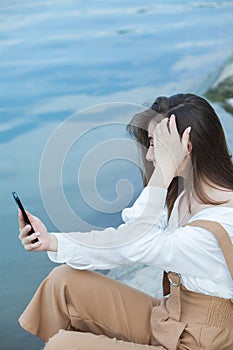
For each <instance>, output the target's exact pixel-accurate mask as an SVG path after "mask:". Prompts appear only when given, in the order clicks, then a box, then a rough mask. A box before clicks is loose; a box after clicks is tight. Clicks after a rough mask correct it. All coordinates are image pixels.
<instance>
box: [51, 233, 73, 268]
mask: <svg viewBox="0 0 233 350" xmlns="http://www.w3.org/2000/svg"><path fill="white" fill-rule="evenodd" d="M51 234H53V235H54V236H56V238H57V243H58V245H57V251H56V252H51V251H48V252H47V254H48V257H49V259H50V260H51V261H53V262H55V263H64V262H66V260H67V252H69V255H70V253H71V252H72V251H73V249H74V244H73V242H72V241H70V240H68V239H66V238H65V237H64V235H63V234H62V233H59V232H51ZM76 250H77V247H76Z"/></svg>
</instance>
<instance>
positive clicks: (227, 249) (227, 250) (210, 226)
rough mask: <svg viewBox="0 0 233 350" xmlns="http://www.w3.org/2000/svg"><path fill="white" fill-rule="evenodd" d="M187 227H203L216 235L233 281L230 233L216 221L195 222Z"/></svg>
mask: <svg viewBox="0 0 233 350" xmlns="http://www.w3.org/2000/svg"><path fill="white" fill-rule="evenodd" d="M185 226H197V227H202V228H205V229H206V230H208V231H210V232H212V233H213V234H214V235H215V237H216V238H217V240H218V243H219V245H220V247H221V249H222V252H223V255H224V257H225V260H226V263H227V267H228V269H229V271H230V273H231V277H232V279H233V244H232V242H231V239H230V237H229V235H228V233H227V232H226V230H225V229H224V228H223V226H222V225H220V224H219V223H218V222H216V221H209V220H195V221H193V222H190V223H188V224H186V225H185Z"/></svg>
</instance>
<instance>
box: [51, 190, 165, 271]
mask: <svg viewBox="0 0 233 350" xmlns="http://www.w3.org/2000/svg"><path fill="white" fill-rule="evenodd" d="M166 195H167V191H166V190H165V189H163V188H159V187H146V188H145V189H144V190H143V191H142V193H141V195H140V196H139V198H138V199H137V200H136V202H135V204H134V205H133V207H132V208H127V209H125V210H123V212H122V218H123V220H124V221H125V223H124V224H122V225H120V226H119V227H118V228H116V229H115V228H112V227H110V228H107V229H105V230H102V231H96V230H93V231H90V232H88V233H81V232H70V233H54V234H55V235H56V237H57V239H58V251H57V252H56V253H54V252H48V256H49V258H50V259H51V260H52V261H54V262H58V263H62V262H66V263H67V264H69V265H70V266H72V267H74V268H79V269H97V268H108V269H109V268H113V267H115V266H118V265H122V264H129V263H133V262H134V261H136V260H138V259H139V260H140V259H141V257H140V254H139V255H137V254H136V255H135V256H132V252H133V249H134V244H133V242H135V243H136V242H137V243H136V245H137V244H138V245H141V244H142V243H143V242H144V240H145V238H143V237H145V236H146V235H147V232H148V231H149V229H150V227H151V226H153V227H157V228H160V227H161V225H162V222H163V225H164V222H165V221H166V220H165V219H164V217H165V216H166V210H165V200H166ZM132 244H133V245H132ZM131 245H132V247H131ZM136 249H137V248H136ZM135 253H136V252H135ZM133 255H134V254H133Z"/></svg>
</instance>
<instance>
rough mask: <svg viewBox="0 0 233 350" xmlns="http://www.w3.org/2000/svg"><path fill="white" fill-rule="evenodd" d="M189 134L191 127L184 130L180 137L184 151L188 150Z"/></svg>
mask: <svg viewBox="0 0 233 350" xmlns="http://www.w3.org/2000/svg"><path fill="white" fill-rule="evenodd" d="M190 132H191V126H189V127H188V128H186V129H185V131H184V132H183V135H182V143H183V145H184V147H185V149H187V148H188V142H189V137H190Z"/></svg>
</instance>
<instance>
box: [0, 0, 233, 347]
mask: <svg viewBox="0 0 233 350" xmlns="http://www.w3.org/2000/svg"><path fill="white" fill-rule="evenodd" d="M0 50H1V55H0V74H1V79H0V91H1V93H0V146H1V153H0V160H1V175H0V179H1V199H0V200H1V214H0V216H1V217H0V218H1V223H2V229H1V237H2V244H1V247H2V249H1V256H0V259H1V264H0V274H1V276H0V277H1V287H0V288H1V289H0V309H1V316H0V322H1V323H0V349H1V350H12V349H14V350H19V349H30V350H34V349H35V350H36V349H40V348H41V345H42V343H41V342H40V341H38V340H37V339H35V338H34V337H32V336H31V335H28V334H27V333H25V332H24V331H23V330H21V328H20V327H19V326H18V324H17V318H18V316H19V315H20V313H21V312H22V311H23V309H24V307H25V306H26V304H27V303H28V301H29V299H30V297H31V296H32V295H33V293H34V291H35V290H36V288H37V286H38V285H39V283H40V281H41V280H42V278H43V277H44V276H46V274H47V273H48V271H50V270H51V269H52V267H53V266H54V264H52V263H51V262H50V261H49V260H48V259H47V257H46V254H45V253H37V254H29V253H26V252H25V251H24V250H23V249H22V247H21V243H20V242H19V241H18V240H17V235H18V228H17V210H16V206H15V204H14V202H13V200H12V198H11V192H12V191H17V192H18V193H19V194H20V196H21V198H22V200H23V202H24V204H25V206H26V207H27V209H30V210H31V211H32V212H33V213H35V214H36V215H38V216H40V217H41V218H42V219H43V220H44V221H45V222H46V225H47V227H48V229H49V230H58V229H64V230H65V229H66V230H67V231H68V230H72V229H76V230H82V231H85V230H88V229H90V228H92V227H100V228H103V227H106V226H109V225H112V226H116V225H118V224H119V223H120V222H121V218H120V211H121V209H122V208H123V207H124V206H125V205H129V204H130V203H132V201H133V200H134V198H135V197H136V196H137V194H138V192H139V191H140V188H141V186H142V184H141V182H140V179H139V170H138V166H137V164H138V163H137V157H136V150H135V148H134V145H132V143H131V142H130V141H129V140H128V136H127V134H126V132H125V124H126V123H127V122H128V120H129V119H130V117H131V116H132V115H133V114H134V113H135V112H137V111H139V110H141V109H142V108H143V107H142V105H143V104H145V105H146V104H148V103H150V102H152V101H153V100H154V98H155V97H156V96H157V95H168V94H172V93H176V92H181V91H182V92H183V91H184V92H185V91H192V92H197V93H199V94H201V93H203V92H204V91H205V89H206V87H207V86H208V85H209V84H210V83H211V82H212V81H213V80H214V79H215V77H216V76H217V74H218V72H219V70H220V69H221V67H222V66H223V65H224V64H225V61H226V60H227V58H228V57H229V56H230V55H231V54H232V51H233V1H184V0H183V1H173V0H170V1H152V0H148V1H145V2H143V4H142V2H141V1H137V0H135V1H133V2H132V1H131V2H126V1H122V0H117V1H116V0H109V1H95V0H90V1H81V0H79V1H78V0H76V1H75V0H68V1H53V0H51V1H45V0H41V1H40V0H38V1H36V0H35V1H33V2H32V1H29V0H25V1H16V0H15V1H11V0H7V1H1V3H0ZM93 106H96V107H93ZM215 108H216V110H217V112H218V114H219V115H220V116H221V119H222V122H223V124H224V128H225V130H226V134H227V138H228V141H229V144H230V148H231V150H233V125H232V124H233V123H232V117H231V116H230V115H229V114H227V113H226V112H225V111H224V110H223V109H222V108H221V106H219V105H215ZM70 116H73V117H71V119H68V118H70ZM67 120H68V121H69V123H67ZM62 122H64V124H62V126H61V125H60V123H62ZM67 125H69V127H68V129H66V127H67ZM70 125H71V127H70ZM80 169H81V170H80ZM61 170H62V172H61Z"/></svg>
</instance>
